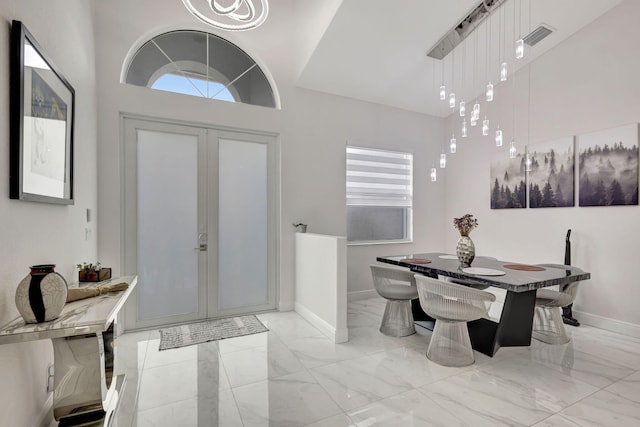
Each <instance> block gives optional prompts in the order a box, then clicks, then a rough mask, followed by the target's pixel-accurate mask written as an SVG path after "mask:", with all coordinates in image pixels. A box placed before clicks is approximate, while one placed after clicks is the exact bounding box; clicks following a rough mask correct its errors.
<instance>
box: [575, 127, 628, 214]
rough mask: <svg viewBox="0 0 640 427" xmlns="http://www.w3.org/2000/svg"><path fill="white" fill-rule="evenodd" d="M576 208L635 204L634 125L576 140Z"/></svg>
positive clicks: (595, 133) (580, 137) (581, 136)
mask: <svg viewBox="0 0 640 427" xmlns="http://www.w3.org/2000/svg"><path fill="white" fill-rule="evenodd" d="M578 145H579V153H578V171H579V203H580V206H615V205H637V204H638V124H632V125H626V126H621V127H618V128H614V129H608V130H605V131H601V132H594V133H590V134H585V135H580V136H579V137H578Z"/></svg>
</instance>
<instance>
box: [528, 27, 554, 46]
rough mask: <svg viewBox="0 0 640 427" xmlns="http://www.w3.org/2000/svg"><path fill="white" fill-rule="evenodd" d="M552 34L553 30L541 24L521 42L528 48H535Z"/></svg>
mask: <svg viewBox="0 0 640 427" xmlns="http://www.w3.org/2000/svg"><path fill="white" fill-rule="evenodd" d="M552 32H553V30H552V29H551V28H550V27H548V26H547V25H546V24H541V25H540V26H539V27H538V28H536V29H535V30H533V31H531V32H530V33H529V34H527V35H526V36H525V37H524V39H523V40H524V42H525V43H526V44H528V45H529V46H535V45H536V44H538V42H540V41H541V40H542V39H544V38H545V37H547V36H548V35H549V34H551V33H552Z"/></svg>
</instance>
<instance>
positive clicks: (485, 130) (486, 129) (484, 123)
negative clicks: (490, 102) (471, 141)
mask: <svg viewBox="0 0 640 427" xmlns="http://www.w3.org/2000/svg"><path fill="white" fill-rule="evenodd" d="M482 135H483V136H487V135H489V119H487V116H484V120H483V121H482Z"/></svg>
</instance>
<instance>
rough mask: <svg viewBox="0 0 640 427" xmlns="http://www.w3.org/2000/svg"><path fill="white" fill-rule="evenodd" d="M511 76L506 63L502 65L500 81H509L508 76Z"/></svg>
mask: <svg viewBox="0 0 640 427" xmlns="http://www.w3.org/2000/svg"><path fill="white" fill-rule="evenodd" d="M508 74H509V68H508V65H507V63H506V62H503V63H502V64H500V81H501V82H504V81H506V80H507V75H508Z"/></svg>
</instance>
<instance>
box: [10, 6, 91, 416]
mask: <svg viewBox="0 0 640 427" xmlns="http://www.w3.org/2000/svg"><path fill="white" fill-rule="evenodd" d="M91 9H92V6H91V3H90V2H86V1H82V0H52V1H47V2H42V1H37V0H4V1H2V2H0V16H1V17H2V31H0V46H2V54H0V99H2V104H3V105H4V106H5V108H4V109H3V114H2V115H1V116H0V132H1V133H2V137H0V152H2V153H3V155H2V156H1V157H2V158H3V159H4V160H3V162H4V164H5V166H4V168H3V173H1V174H0V188H2V190H3V193H2V197H0V218H2V227H0V241H1V242H2V244H1V245H0V259H2V269H1V270H0V324H4V323H6V322H7V321H9V320H11V319H13V318H15V317H16V316H19V314H18V311H17V309H16V308H15V303H14V295H15V289H16V286H17V285H18V282H19V281H20V280H22V278H23V277H25V276H26V275H27V274H28V273H29V266H30V265H34V264H42V263H54V264H56V270H57V271H58V272H59V273H61V274H62V275H63V276H64V277H65V278H66V279H67V280H68V281H72V280H75V277H76V274H77V273H76V271H75V264H77V263H79V262H82V261H90V262H91V261H94V262H95V261H96V260H97V259H96V252H97V251H96V238H95V235H96V230H95V227H96V223H97V222H96V221H97V195H96V189H97V173H96V168H97V158H96V89H95V59H94V51H93V49H94V40H93V22H92V14H91ZM13 19H15V20H20V21H22V22H23V23H24V24H25V25H26V27H27V29H28V30H29V31H30V32H31V33H32V34H33V36H34V37H35V39H36V40H37V41H38V43H39V44H40V45H41V46H42V48H43V50H44V51H45V53H46V54H47V55H48V56H49V57H50V58H51V60H52V61H53V63H54V64H55V65H56V67H57V69H58V71H59V72H60V73H61V74H62V75H64V76H65V78H66V79H67V80H68V81H69V83H70V84H71V86H73V88H74V89H75V92H76V101H75V102H76V109H75V114H76V116H75V119H76V120H75V135H74V136H75V141H74V142H75V150H74V153H75V174H74V182H75V205H74V206H58V205H50V204H42V203H29V202H21V201H17V200H10V199H9V194H8V188H9V182H8V181H9V173H8V162H7V160H6V159H7V158H8V153H9V109H8V105H9V53H8V48H9V29H10V24H11V21H12V20H13ZM86 209H91V211H92V216H93V218H92V221H91V223H89V224H87V223H86V220H85V218H86V217H85V215H86ZM86 227H88V228H92V229H93V233H92V235H93V238H92V240H89V241H86V240H85V228H86ZM52 361H53V349H52V346H51V342H50V341H49V340H42V341H35V342H31V343H25V344H6V345H1V346H0V378H1V381H0V382H1V384H2V385H1V386H0V414H2V422H1V423H2V425H7V426H24V427H33V426H38V425H40V424H41V422H42V421H43V419H44V418H45V417H47V416H50V413H49V411H50V407H47V406H46V404H47V399H48V398H49V395H48V394H47V393H46V375H45V373H46V369H47V366H48V365H49V364H50V363H52Z"/></svg>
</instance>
